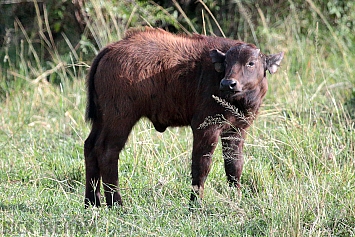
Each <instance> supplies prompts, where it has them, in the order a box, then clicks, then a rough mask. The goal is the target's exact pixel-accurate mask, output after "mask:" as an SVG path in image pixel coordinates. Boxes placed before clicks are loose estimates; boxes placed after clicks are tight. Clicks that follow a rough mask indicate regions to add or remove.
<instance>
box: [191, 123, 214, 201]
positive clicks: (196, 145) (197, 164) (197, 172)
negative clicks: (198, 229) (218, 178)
mask: <svg viewBox="0 0 355 237" xmlns="http://www.w3.org/2000/svg"><path fill="white" fill-rule="evenodd" d="M193 135H194V140H193V150H192V166H191V175H192V192H191V197H190V207H194V206H195V205H196V204H198V203H199V202H200V200H201V199H202V198H203V192H204V186H205V181H206V178H207V175H208V173H209V172H210V169H211V164H212V154H213V152H214V150H215V148H216V146H217V142H218V136H219V132H218V131H214V130H212V129H210V130H208V131H205V130H200V129H196V130H194V131H193Z"/></svg>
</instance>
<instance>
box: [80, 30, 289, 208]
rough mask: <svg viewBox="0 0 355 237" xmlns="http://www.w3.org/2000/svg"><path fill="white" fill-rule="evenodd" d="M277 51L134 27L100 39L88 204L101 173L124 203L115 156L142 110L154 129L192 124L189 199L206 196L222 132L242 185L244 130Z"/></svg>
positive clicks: (228, 160)
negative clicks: (104, 42)
mask: <svg viewBox="0 0 355 237" xmlns="http://www.w3.org/2000/svg"><path fill="white" fill-rule="evenodd" d="M282 57H283V53H280V54H276V55H270V56H265V55H263V54H261V53H260V50H259V49H257V48H256V47H255V46H254V45H252V44H246V43H244V42H241V41H235V40H231V39H225V38H219V37H211V36H202V35H193V36H184V35H173V34H170V33H168V32H165V31H163V30H160V29H146V30H144V31H137V30H131V31H129V32H127V34H126V36H125V38H124V39H122V40H121V41H118V42H116V43H113V44H110V45H108V46H107V47H105V48H104V49H103V50H102V51H101V52H100V53H99V54H98V55H97V57H96V58H95V60H94V62H93V64H92V66H91V71H90V74H89V77H88V80H87V86H88V105H87V113H86V115H87V120H88V121H90V122H91V123H92V130H91V133H90V135H89V137H88V138H87V139H86V141H85V151H84V152H85V165H86V193H85V205H86V207H87V206H88V205H90V204H91V205H96V206H99V205H100V200H99V197H100V179H101V178H102V182H103V183H104V189H105V196H106V202H107V205H108V206H112V205H113V204H114V203H117V204H120V205H122V200H121V196H120V194H119V192H118V171H117V170H118V168H117V164H118V157H119V153H120V151H121V150H122V148H123V147H124V145H125V143H126V141H127V138H128V136H129V134H130V131H131V129H132V127H133V126H134V125H135V123H136V122H137V121H138V120H139V119H140V118H141V117H146V118H148V119H150V120H151V121H152V123H153V125H154V127H155V128H156V130H157V131H159V132H163V131H165V129H166V128H167V127H168V126H190V127H191V128H192V131H193V137H194V142H193V152H192V172H191V173H192V185H193V191H192V193H191V201H194V200H196V198H197V197H198V196H200V197H202V196H203V189H204V182H205V180H206V178H207V175H208V173H209V170H210V165H211V161H212V160H211V156H212V154H213V152H214V149H215V147H216V144H217V142H218V137H219V136H221V137H222V145H223V155H224V159H225V170H226V174H227V178H228V181H229V182H230V184H231V185H234V186H236V187H239V186H240V176H241V172H242V168H243V157H242V149H243V142H244V138H245V134H246V132H245V130H246V129H247V128H248V127H249V126H250V124H251V122H252V121H253V119H254V118H255V115H256V114H257V112H258V109H259V107H260V104H261V101H262V98H263V97H264V95H265V93H266V91H267V80H266V70H269V71H270V72H271V73H274V72H275V71H276V69H277V66H278V65H279V64H280V61H281V59H282ZM213 121H214V122H213Z"/></svg>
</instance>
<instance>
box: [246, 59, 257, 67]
mask: <svg viewBox="0 0 355 237" xmlns="http://www.w3.org/2000/svg"><path fill="white" fill-rule="evenodd" d="M254 66H255V62H254V61H250V62H248V63H247V67H249V68H252V67H254Z"/></svg>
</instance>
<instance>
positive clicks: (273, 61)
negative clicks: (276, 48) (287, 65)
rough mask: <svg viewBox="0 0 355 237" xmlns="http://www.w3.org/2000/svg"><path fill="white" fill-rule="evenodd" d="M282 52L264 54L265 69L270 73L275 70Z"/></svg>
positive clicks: (282, 54)
mask: <svg viewBox="0 0 355 237" xmlns="http://www.w3.org/2000/svg"><path fill="white" fill-rule="evenodd" d="M284 54H285V53H284V52H280V53H278V54H271V55H268V56H266V69H267V70H268V71H269V73H270V74H274V73H275V72H276V71H277V68H278V67H279V66H280V63H281V60H282V59H283V57H284Z"/></svg>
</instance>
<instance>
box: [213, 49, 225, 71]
mask: <svg viewBox="0 0 355 237" xmlns="http://www.w3.org/2000/svg"><path fill="white" fill-rule="evenodd" d="M210 57H211V59H212V63H213V65H214V68H215V70H216V71H217V72H223V71H224V59H225V58H226V54H225V53H223V52H221V51H219V50H218V49H212V50H211V51H210Z"/></svg>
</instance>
